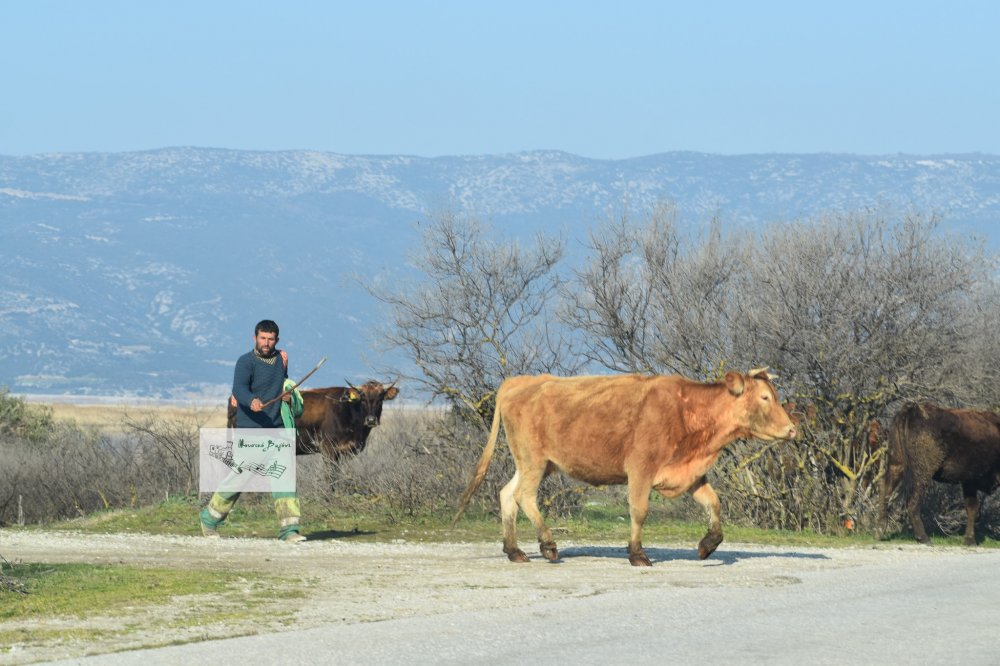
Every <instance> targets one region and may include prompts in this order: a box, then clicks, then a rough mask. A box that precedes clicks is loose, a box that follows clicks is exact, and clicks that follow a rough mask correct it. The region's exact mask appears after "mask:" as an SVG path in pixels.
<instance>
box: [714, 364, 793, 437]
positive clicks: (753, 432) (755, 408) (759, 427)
mask: <svg viewBox="0 0 1000 666" xmlns="http://www.w3.org/2000/svg"><path fill="white" fill-rule="evenodd" d="M726 388H727V389H728V390H729V393H730V394H731V395H733V396H734V397H735V398H736V403H737V404H736V406H735V409H736V421H737V423H738V424H739V426H740V427H742V428H745V429H746V431H747V433H748V435H749V436H750V437H753V438H756V439H765V440H772V439H792V438H794V437H795V435H796V434H797V433H796V430H795V424H794V423H792V419H791V418H790V417H789V416H788V412H786V411H785V408H784V407H782V406H781V403H780V402H779V401H778V393H777V391H775V389H774V384H773V383H772V382H771V376H770V375H769V374H768V373H767V368H758V369H756V370H751V371H750V372H748V373H746V374H745V375H744V374H741V373H739V372H727V373H726Z"/></svg>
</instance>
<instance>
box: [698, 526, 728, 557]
mask: <svg viewBox="0 0 1000 666" xmlns="http://www.w3.org/2000/svg"><path fill="white" fill-rule="evenodd" d="M720 543H722V532H719V533H717V534H713V533H712V532H709V533H708V534H706V535H705V536H704V538H702V540H701V541H700V542H699V543H698V559H700V560H704V559H705V558H706V557H708V556H709V555H711V554H712V553H714V552H715V549H716V548H718V547H719V544H720Z"/></svg>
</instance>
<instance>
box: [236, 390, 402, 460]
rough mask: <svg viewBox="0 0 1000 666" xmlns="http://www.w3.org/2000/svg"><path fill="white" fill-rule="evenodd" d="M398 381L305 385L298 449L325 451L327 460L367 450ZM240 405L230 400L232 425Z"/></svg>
mask: <svg viewBox="0 0 1000 666" xmlns="http://www.w3.org/2000/svg"><path fill="white" fill-rule="evenodd" d="M394 384H395V382H393V383H392V384H389V385H388V386H385V385H384V384H382V383H381V382H377V381H375V380H370V381H367V382H365V383H364V384H362V385H361V386H360V387H358V386H354V385H353V384H350V383H348V386H330V387H327V388H317V389H304V390H303V391H302V392H301V393H302V414H301V416H299V417H298V418H297V419H295V453H296V455H308V454H310V453H322V454H323V457H324V458H326V459H327V460H331V461H333V460H337V459H338V458H340V457H341V456H343V455H345V454H356V453H360V452H361V451H363V450H364V448H365V445H366V444H367V443H368V435H369V434H370V433H371V431H372V428H375V427H377V426H378V425H379V423H380V422H381V419H382V403H383V402H384V401H385V400H392V399H393V398H395V397H396V396H397V395H398V394H399V389H398V388H396V387H395V385H394ZM235 419H236V408H235V407H234V406H233V405H232V403H230V404H229V410H228V425H229V427H230V428H233V427H235V424H236V420H235Z"/></svg>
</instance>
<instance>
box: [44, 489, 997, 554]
mask: <svg viewBox="0 0 1000 666" xmlns="http://www.w3.org/2000/svg"><path fill="white" fill-rule="evenodd" d="M199 509H200V503H199V501H198V499H197V498H195V497H172V498H170V499H169V500H167V501H164V502H161V503H159V504H156V505H151V506H145V507H139V508H136V509H115V510H109V511H101V512H97V513H94V514H91V515H89V516H86V517H83V518H77V519H73V520H68V521H64V522H59V523H54V524H50V525H47V526H45V529H53V530H60V529H68V530H75V531H83V532H101V533H129V532H134V533H146V534H177V535H197V534H200V530H201V528H200V526H199V523H198V511H199ZM670 509H671V507H670V504H669V503H668V504H655V503H654V505H653V506H652V507H651V509H650V516H649V519H648V520H647V521H646V526H645V529H644V535H643V536H644V538H643V541H644V542H645V543H646V544H647V545H654V544H657V543H680V544H684V543H690V544H696V543H697V542H698V541H699V540H700V539H701V537H702V536H703V535H704V534H705V529H706V523H705V522H704V521H689V520H678V519H676V518H675V517H673V516H672V515H670ZM451 515H452V514H451V512H450V511H447V512H445V511H442V512H439V513H436V514H423V515H415V516H406V515H403V516H401V515H398V514H393V513H391V512H388V511H381V512H380V511H379V510H378V509H377V508H376V509H369V510H366V511H357V512H354V513H353V514H347V513H345V512H344V511H342V510H338V509H334V508H331V507H329V506H326V505H323V504H321V503H319V502H315V501H310V500H309V499H307V498H303V499H302V516H303V532H304V533H305V534H306V535H310V534H312V535H316V536H323V537H324V538H333V539H345V540H351V541H360V542H379V541H393V540H397V539H403V540H406V541H416V542H424V543H440V542H448V541H473V542H488V541H497V540H499V539H500V524H499V520H498V519H497V518H496V516H495V515H494V514H492V513H489V512H485V511H481V510H475V509H470V511H469V512H468V513H467V514H466V515H465V517H463V519H462V520H461V521H460V522H459V523H458V525H456V526H455V527H454V528H452V527H451V525H450V522H451ZM519 521H520V522H519V530H520V531H521V532H522V533H523V534H524V535H525V536H527V535H530V534H531V530H532V528H531V525H530V524H529V523H528V522H527V520H526V519H525V518H524V516H523V515H522V516H521V517H520V519H519ZM547 522H548V523H549V526H550V527H551V528H552V529H553V530H554V532H555V535H556V538H557V539H559V538H562V539H566V538H571V539H573V540H574V541H593V542H603V543H619V542H620V543H626V542H627V541H628V538H629V520H628V510H627V508H626V507H624V506H616V505H612V504H595V505H591V506H587V507H586V508H585V509H584V510H583V511H582V513H580V514H579V515H577V516H574V517H571V518H563V517H557V518H549V519H547ZM221 531H222V533H223V535H224V536H230V537H251V538H253V537H256V538H267V539H271V538H274V537H275V536H276V534H277V520H276V518H275V514H274V511H273V505H272V503H271V500H270V499H269V498H268V497H267V496H266V495H265V496H254V495H248V496H244V497H242V498H241V499H240V500H239V502H238V503H237V504H236V507H235V508H234V510H233V511H232V513H230V515H229V518H228V519H227V520H226V522H225V524H224V525H223V526H222V528H221ZM723 532H724V534H725V537H726V541H727V542H730V543H732V542H741V543H756V544H762V545H790V546H795V545H799V546H814V547H824V548H839V547H856V546H859V545H875V544H879V543H886V542H884V541H879V540H878V539H877V538H876V537H875V536H874V535H873V534H871V533H866V532H857V533H854V534H850V535H826V534H817V533H814V532H808V531H803V532H796V531H788V530H765V529H758V528H751V527H739V526H735V525H731V524H728V523H726V521H725V517H723ZM932 542H933V543H934V544H935V545H942V546H961V545H962V538H961V536H952V537H945V536H935V537H933V538H932ZM888 543H900V544H910V543H915V541H914V540H913V537H912V534H911V533H910V532H908V531H905V532H902V533H899V534H896V535H894V536H893V537H892V538H891V539H890V540H889V542H888ZM980 545H981V546H984V547H987V548H996V547H1000V542H998V541H997V540H995V539H992V538H986V539H984V540H983V541H981V543H980Z"/></svg>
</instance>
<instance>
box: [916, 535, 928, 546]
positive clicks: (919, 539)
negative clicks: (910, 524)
mask: <svg viewBox="0 0 1000 666" xmlns="http://www.w3.org/2000/svg"><path fill="white" fill-rule="evenodd" d="M917 543H922V544H924V545H925V546H929V545H931V538H930V537H928V536H922V537H921V536H918V537H917Z"/></svg>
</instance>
